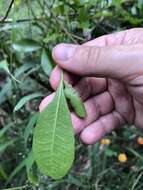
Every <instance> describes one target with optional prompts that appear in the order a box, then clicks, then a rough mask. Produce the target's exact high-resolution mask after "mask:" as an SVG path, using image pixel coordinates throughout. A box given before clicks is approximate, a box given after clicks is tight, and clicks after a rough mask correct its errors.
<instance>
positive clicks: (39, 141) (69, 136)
mask: <svg viewBox="0 0 143 190" xmlns="http://www.w3.org/2000/svg"><path fill="white" fill-rule="evenodd" d="M62 81H63V80H61V83H60V85H59V87H58V90H57V92H56V95H55V97H54V99H53V101H52V102H51V103H50V104H49V105H48V106H47V107H46V108H45V109H44V110H43V111H42V112H41V114H40V116H39V118H38V121H37V125H36V127H35V131H34V136H33V153H34V159H35V161H36V162H37V165H38V167H39V169H40V171H41V172H42V173H43V174H45V175H48V176H50V177H52V178H54V179H60V178H62V177H63V176H65V175H66V173H67V172H68V170H69V169H70V167H71V165H72V163H73V159H74V133H73V128H72V122H71V117H70V112H69V110H68V106H67V103H66V99H65V96H64V91H63V82H62Z"/></svg>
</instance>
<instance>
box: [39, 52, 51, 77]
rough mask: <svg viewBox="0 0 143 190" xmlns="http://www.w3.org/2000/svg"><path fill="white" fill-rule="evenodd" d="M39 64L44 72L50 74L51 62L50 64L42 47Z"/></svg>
mask: <svg viewBox="0 0 143 190" xmlns="http://www.w3.org/2000/svg"><path fill="white" fill-rule="evenodd" d="M41 66H42V69H43V71H44V72H45V74H46V75H48V76H50V74H51V71H52V64H51V62H50V60H49V57H48V55H47V53H46V51H45V50H44V49H43V52H42V56H41Z"/></svg>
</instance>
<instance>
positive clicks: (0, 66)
mask: <svg viewBox="0 0 143 190" xmlns="http://www.w3.org/2000/svg"><path fill="white" fill-rule="evenodd" d="M0 69H3V70H4V71H5V72H6V73H7V74H9V75H10V76H11V78H12V79H13V80H15V81H16V82H18V83H20V81H19V80H17V79H16V78H15V77H14V76H13V75H12V74H11V72H10V70H9V68H8V62H7V60H5V59H4V60H2V61H0Z"/></svg>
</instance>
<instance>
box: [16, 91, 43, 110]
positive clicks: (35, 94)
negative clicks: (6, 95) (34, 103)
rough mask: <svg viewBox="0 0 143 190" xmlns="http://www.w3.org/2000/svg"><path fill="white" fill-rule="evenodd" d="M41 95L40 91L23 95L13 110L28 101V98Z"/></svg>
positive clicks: (18, 108)
mask: <svg viewBox="0 0 143 190" xmlns="http://www.w3.org/2000/svg"><path fill="white" fill-rule="evenodd" d="M41 96H43V95H42V93H38V92H37V93H34V94H30V95H28V96H24V97H23V98H21V100H20V101H19V102H18V103H17V104H16V106H15V108H14V112H16V111H18V110H20V109H21V108H22V107H23V106H24V105H25V104H26V103H27V102H29V101H30V100H32V99H34V98H38V97H41Z"/></svg>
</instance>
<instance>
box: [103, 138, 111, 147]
mask: <svg viewBox="0 0 143 190" xmlns="http://www.w3.org/2000/svg"><path fill="white" fill-rule="evenodd" d="M100 143H101V144H103V145H109V144H110V143H111V141H110V139H107V138H104V139H101V141H100Z"/></svg>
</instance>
